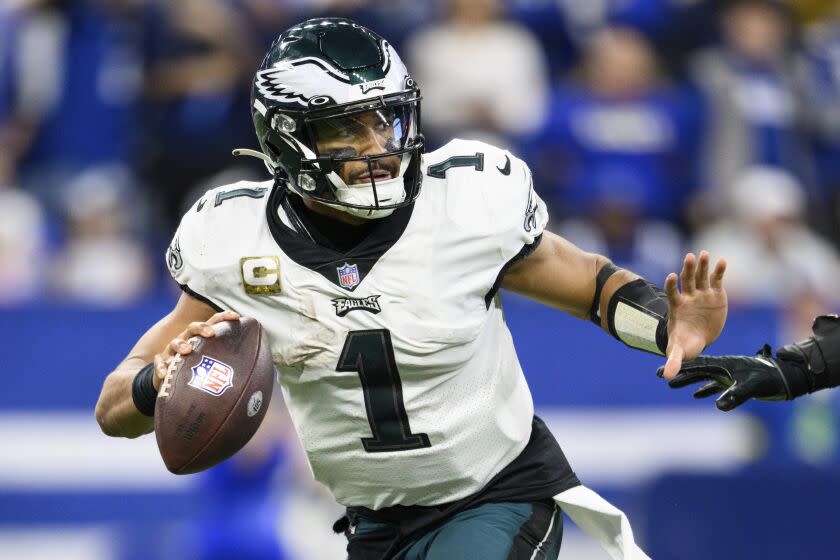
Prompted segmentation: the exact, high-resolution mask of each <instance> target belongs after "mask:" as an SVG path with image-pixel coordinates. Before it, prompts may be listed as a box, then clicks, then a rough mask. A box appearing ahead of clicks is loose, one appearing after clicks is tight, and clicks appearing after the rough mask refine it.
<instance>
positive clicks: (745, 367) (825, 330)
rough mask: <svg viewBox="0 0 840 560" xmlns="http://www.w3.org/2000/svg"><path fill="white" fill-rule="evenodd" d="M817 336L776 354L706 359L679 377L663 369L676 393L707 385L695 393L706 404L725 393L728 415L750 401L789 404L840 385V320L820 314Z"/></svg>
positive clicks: (721, 404) (720, 403)
mask: <svg viewBox="0 0 840 560" xmlns="http://www.w3.org/2000/svg"><path fill="white" fill-rule="evenodd" d="M812 330H813V333H814V334H813V336H810V337H808V338H806V339H805V340H803V341H801V342H797V343H796V344H788V345H787V346H783V347H781V348H779V349H778V350H777V351H776V356H775V358H774V357H773V350H772V349H771V348H770V346H769V345H767V344H765V345H764V346H763V347H762V348H761V349H759V351H758V352H757V353H756V354H755V356H753V357H750V356H701V357H699V358H697V359H695V360H691V361H690V362H687V363H686V364H685V365H683V367H682V368H680V370H679V372H678V373H677V374H676V375H673V374H672V373H671V372H668V374H666V373H665V370H664V368H659V371H658V375H659V376H660V377H667V378H668V385H669V386H670V387H671V388H672V389H679V388H681V387H686V386H688V385H693V384H694V383H700V382H705V384H704V385H703V386H702V387H700V388H699V389H697V390H696V391H694V398H696V399H703V398H706V397H711V396H712V395H717V394H719V393H721V392H723V393H722V394H721V395H720V396H719V397H718V398H717V399H716V401H715V405H716V406H717V407H718V409H719V410H722V411H723V412H728V411H730V410H732V409H734V408H737V407H739V406H741V405H742V404H744V403H745V402H747V401H748V400H750V399H759V400H762V401H789V400H792V399H795V398H796V397H801V396H802V395H806V394H809V393H813V392H814V391H819V390H821V389H827V388H829V387H837V386H838V385H840V317H838V316H837V315H821V316H820V317H817V318H816V320H815V321H814V325H813V328H812Z"/></svg>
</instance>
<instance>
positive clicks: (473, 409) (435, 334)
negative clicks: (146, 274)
mask: <svg viewBox="0 0 840 560" xmlns="http://www.w3.org/2000/svg"><path fill="white" fill-rule="evenodd" d="M423 172H424V174H425V176H424V178H423V188H422V192H421V194H420V196H419V198H418V199H417V201H416V202H415V203H414V204H413V206H411V207H409V208H404V209H400V210H397V211H396V212H394V214H393V215H392V216H390V217H389V218H386V219H384V220H381V221H379V222H378V224H377V225H376V226H374V229H373V230H372V232H371V234H370V235H368V236H367V237H366V238H365V239H364V240H363V241H362V242H360V243H359V245H358V246H356V247H354V248H353V249H351V250H349V251H347V252H345V253H341V252H337V251H334V250H332V249H329V248H325V247H322V246H320V245H317V244H316V243H314V242H313V241H312V240H311V239H310V238H308V237H307V236H306V235H304V234H302V233H299V232H297V231H295V230H294V229H293V228H292V223H293V218H291V217H290V216H289V215H288V214H287V212H286V211H285V210H284V205H282V204H278V202H277V200H282V198H283V196H284V193H283V191H282V190H280V189H274V190H272V183H271V182H270V181H269V182H266V183H247V182H241V183H236V184H234V185H230V186H226V187H221V188H217V189H213V190H211V191H209V192H207V193H206V194H205V195H204V196H203V197H202V198H201V199H200V200H199V202H198V203H197V204H196V206H194V207H193V208H192V209H191V210H190V211H189V212H188V213H187V214H186V215H185V216H184V218H183V220H182V222H181V226H180V228H179V230H178V232H177V233H176V235H175V238H174V240H173V243H172V245H171V247H170V249H169V251H168V253H167V261H168V264H169V268H170V270H171V272H172V275H173V277H174V278H175V280H176V281H177V282H178V283H179V284H181V286H182V287H183V288H184V289H185V291H187V292H188V293H191V294H193V295H196V296H198V297H203V298H205V299H206V300H209V302H211V303H212V304H213V305H214V306H216V307H218V308H221V309H232V310H234V311H236V312H238V313H240V314H241V315H243V316H249V317H254V318H255V319H257V320H258V321H260V323H262V325H263V326H264V327H265V329H266V331H267V332H268V335H269V338H270V340H271V346H272V353H273V356H274V363H275V365H276V366H277V369H278V373H279V382H280V385H281V387H282V390H283V396H284V398H285V400H286V404H287V406H288V408H289V411H290V413H291V417H292V419H293V422H294V425H295V428H296V430H297V433H298V435H299V436H300V439H301V442H302V443H303V447H304V449H305V450H306V453H307V456H308V459H309V463H310V465H311V467H312V471H313V473H314V475H315V478H316V479H317V480H319V481H320V482H322V483H323V484H325V485H326V486H327V487H328V488H329V489H330V490H331V491H332V492H333V494H334V495H335V497H336V499H337V500H338V501H339V502H340V503H341V504H344V505H347V506H365V507H368V508H372V509H380V508H382V507H387V506H393V505H397V504H401V505H405V506H408V505H435V504H440V503H445V502H451V501H454V500H457V499H460V498H463V497H465V496H468V495H470V494H473V493H475V492H477V491H479V490H480V489H481V488H482V487H484V486H485V485H486V484H487V483H488V482H489V481H490V479H491V478H492V477H493V476H494V475H495V474H496V473H498V472H499V471H500V470H501V469H502V468H503V467H505V466H506V465H507V464H508V463H510V462H511V461H512V460H513V459H514V458H515V457H516V456H517V455H518V454H519V453H520V452H521V451H522V449H523V448H524V447H525V445H526V443H527V442H528V438H529V436H530V433H531V422H532V418H533V402H532V400H531V395H530V392H529V389H528V386H527V384H526V382H525V378H524V376H523V374H522V369H521V367H520V365H519V361H518V359H517V357H516V352H515V350H514V346H513V340H512V339H511V335H510V332H509V331H508V328H507V326H506V325H505V321H504V317H503V315H502V310H501V307H500V305H499V304H498V300H497V299H496V298H494V295H495V293H496V290H497V289H498V284H499V282H500V281H501V278H502V275H503V272H504V270H505V269H506V265H508V264H509V263H511V262H512V261H515V260H517V258H521V257H522V256H524V255H527V254H528V252H529V250H532V249H533V248H534V247H535V242H536V241H537V240H538V237H539V236H540V235H541V233H542V231H543V229H544V227H545V224H546V221H547V212H546V208H545V205H544V204H543V202H542V200H540V198H539V197H538V196H537V194H536V193H535V192H534V189H533V184H532V180H531V174H530V171H529V170H528V168H527V166H526V165H525V164H524V163H523V162H522V161H521V160H519V159H517V158H515V157H514V156H512V155H511V154H510V153H508V152H506V151H503V150H501V149H498V148H495V147H492V146H489V145H487V144H483V143H480V142H472V141H463V140H455V141H453V142H451V143H449V144H448V145H446V146H445V147H443V148H441V149H440V150H437V151H435V152H433V153H430V154H427V155H426V156H425V157H424V164H423Z"/></svg>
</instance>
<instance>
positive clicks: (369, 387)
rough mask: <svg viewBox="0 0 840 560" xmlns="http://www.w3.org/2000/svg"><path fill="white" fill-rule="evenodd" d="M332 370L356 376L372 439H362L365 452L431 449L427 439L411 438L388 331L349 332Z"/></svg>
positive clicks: (418, 435)
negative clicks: (359, 383)
mask: <svg viewBox="0 0 840 560" xmlns="http://www.w3.org/2000/svg"><path fill="white" fill-rule="evenodd" d="M335 369H336V371H353V372H356V373H358V374H359V379H360V380H361V382H362V391H363V393H364V397H365V408H366V409H367V417H368V423H369V424H370V430H371V432H372V433H373V437H370V438H367V437H366V438H362V445H363V446H364V448H365V451H367V452H368V453H376V452H381V451H408V450H409V449H420V448H422V447H431V446H432V444H431V443H430V442H429V436H428V435H426V434H413V433H411V427H410V426H409V425H408V415H407V414H406V411H405V402H404V401H403V394H402V381H400V372H399V371H398V370H397V362H396V358H395V357H394V346H393V345H392V344H391V333H390V332H389V331H387V330H385V329H377V330H370V331H350V332H349V333H348V334H347V340H345V341H344V348H343V349H342V350H341V357H340V358H339V359H338V366H336V368H335Z"/></svg>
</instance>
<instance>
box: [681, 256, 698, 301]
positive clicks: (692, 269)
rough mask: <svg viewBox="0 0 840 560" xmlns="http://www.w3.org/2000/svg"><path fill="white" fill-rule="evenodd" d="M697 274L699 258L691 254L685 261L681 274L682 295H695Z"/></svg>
mask: <svg viewBox="0 0 840 560" xmlns="http://www.w3.org/2000/svg"><path fill="white" fill-rule="evenodd" d="M696 273H697V257H695V256H694V253H689V254H687V255H686V256H685V260H683V267H682V272H680V288H682V293H684V294H686V295H692V294H693V293H694V288H695V284H694V275H695V274H696Z"/></svg>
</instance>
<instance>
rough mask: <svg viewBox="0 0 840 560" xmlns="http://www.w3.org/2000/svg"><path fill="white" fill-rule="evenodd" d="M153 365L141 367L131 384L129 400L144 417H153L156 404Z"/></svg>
mask: <svg viewBox="0 0 840 560" xmlns="http://www.w3.org/2000/svg"><path fill="white" fill-rule="evenodd" d="M154 375H155V364H154V363H153V362H152V363H148V364H146V365H145V366H143V369H141V370H140V371H139V372H138V373H137V375H135V376H134V381H133V382H132V383H131V400H133V401H134V406H135V407H137V410H139V411H140V414H143V415H144V416H154V415H155V403H156V402H157V391H156V390H155V384H154Z"/></svg>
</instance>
